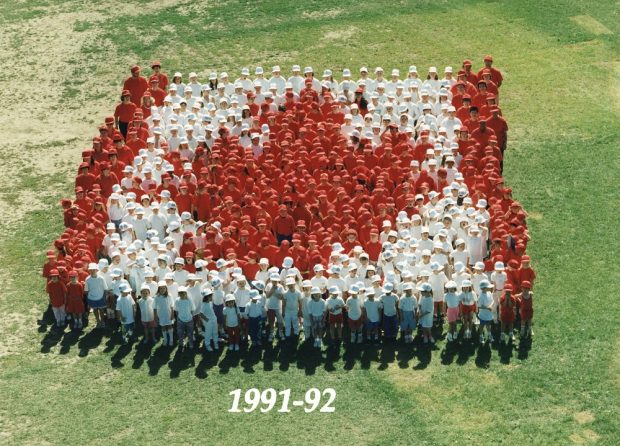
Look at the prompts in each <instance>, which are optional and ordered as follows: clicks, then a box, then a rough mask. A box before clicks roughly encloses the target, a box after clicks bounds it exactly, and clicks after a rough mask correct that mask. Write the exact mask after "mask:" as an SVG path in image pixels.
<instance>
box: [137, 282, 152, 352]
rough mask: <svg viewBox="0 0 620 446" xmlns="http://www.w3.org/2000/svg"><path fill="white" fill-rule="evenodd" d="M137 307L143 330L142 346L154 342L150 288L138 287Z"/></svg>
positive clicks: (145, 286) (145, 285) (146, 286)
mask: <svg viewBox="0 0 620 446" xmlns="http://www.w3.org/2000/svg"><path fill="white" fill-rule="evenodd" d="M138 307H139V308H140V320H141V321H142V328H143V329H144V340H143V341H142V342H143V343H144V344H148V343H149V341H153V342H155V314H154V311H153V298H152V297H151V288H150V287H149V286H148V285H147V284H146V283H143V284H142V287H140V299H138Z"/></svg>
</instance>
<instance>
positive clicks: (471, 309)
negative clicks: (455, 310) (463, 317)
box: [461, 304, 476, 314]
mask: <svg viewBox="0 0 620 446" xmlns="http://www.w3.org/2000/svg"><path fill="white" fill-rule="evenodd" d="M475 312H476V304H473V305H463V304H461V313H463V314H469V313H475Z"/></svg>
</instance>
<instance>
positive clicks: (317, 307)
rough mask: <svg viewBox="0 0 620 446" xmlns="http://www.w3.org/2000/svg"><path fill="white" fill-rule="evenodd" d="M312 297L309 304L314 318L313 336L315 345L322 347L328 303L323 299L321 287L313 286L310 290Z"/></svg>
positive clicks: (311, 315)
mask: <svg viewBox="0 0 620 446" xmlns="http://www.w3.org/2000/svg"><path fill="white" fill-rule="evenodd" d="M310 295H311V297H312V300H311V302H310V303H309V304H308V307H309V311H310V317H311V318H312V337H313V338H314V346H315V347H317V348H321V342H322V339H323V330H324V328H325V315H326V313H327V304H326V303H325V301H324V300H323V299H322V296H321V290H320V289H319V287H316V286H313V287H312V289H311V290H310Z"/></svg>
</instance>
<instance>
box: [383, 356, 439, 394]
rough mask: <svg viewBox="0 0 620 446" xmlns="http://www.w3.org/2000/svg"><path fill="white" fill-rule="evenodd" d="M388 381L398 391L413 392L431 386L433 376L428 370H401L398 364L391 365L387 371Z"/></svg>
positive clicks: (408, 368)
mask: <svg viewBox="0 0 620 446" xmlns="http://www.w3.org/2000/svg"><path fill="white" fill-rule="evenodd" d="M385 372H386V373H387V378H388V380H389V381H390V382H391V383H392V384H394V385H395V386H396V388H397V389H398V390H402V391H411V390H414V389H419V388H420V387H424V386H426V385H428V384H429V382H430V380H431V378H432V376H431V373H430V372H429V371H427V370H419V371H412V370H411V367H407V368H401V367H399V366H398V364H394V363H393V364H390V366H389V367H388V368H387V369H386V371H385Z"/></svg>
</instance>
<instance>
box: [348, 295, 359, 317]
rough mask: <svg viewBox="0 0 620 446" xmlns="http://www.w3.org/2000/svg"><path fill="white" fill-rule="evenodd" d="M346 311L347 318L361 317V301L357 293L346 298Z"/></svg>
mask: <svg viewBox="0 0 620 446" xmlns="http://www.w3.org/2000/svg"><path fill="white" fill-rule="evenodd" d="M347 311H348V312H349V318H351V319H353V320H354V321H356V320H358V319H359V318H360V317H362V302H361V300H360V299H359V297H357V295H355V296H352V297H349V298H348V299H347Z"/></svg>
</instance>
